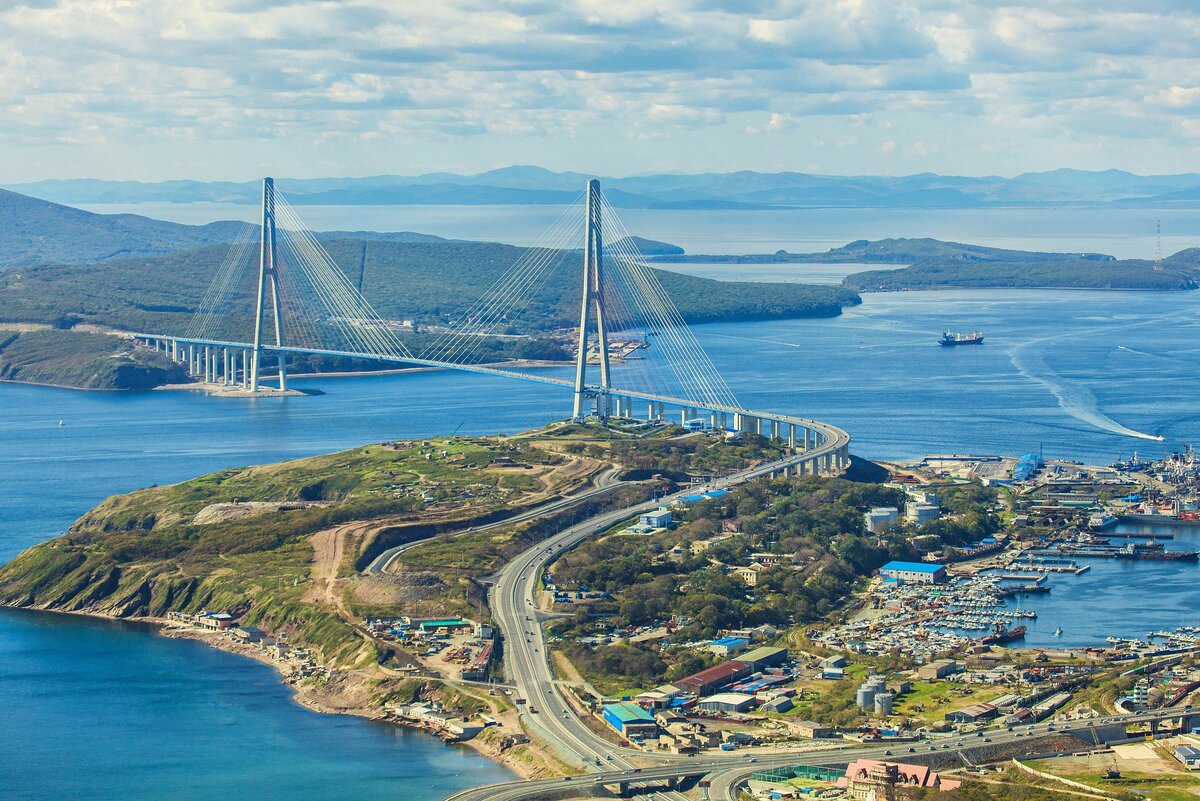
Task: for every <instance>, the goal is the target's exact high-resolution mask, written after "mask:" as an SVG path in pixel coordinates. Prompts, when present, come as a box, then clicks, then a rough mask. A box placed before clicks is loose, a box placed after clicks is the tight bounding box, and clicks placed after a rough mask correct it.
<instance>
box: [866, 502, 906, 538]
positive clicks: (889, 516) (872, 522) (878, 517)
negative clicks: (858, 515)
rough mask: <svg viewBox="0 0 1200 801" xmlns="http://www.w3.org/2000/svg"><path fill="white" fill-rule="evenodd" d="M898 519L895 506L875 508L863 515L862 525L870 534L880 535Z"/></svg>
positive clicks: (898, 513)
mask: <svg viewBox="0 0 1200 801" xmlns="http://www.w3.org/2000/svg"><path fill="white" fill-rule="evenodd" d="M899 519H900V510H899V509H897V508H896V507H895V506H877V507H875V508H874V509H872V510H871V511H869V512H866V513H865V514H863V525H864V526H866V528H867V531H869V532H871V533H872V534H882V533H883V532H884V530H885V529H887V527H888V526H890V525H891V524H892V523H895V522H896V521H897V520H899Z"/></svg>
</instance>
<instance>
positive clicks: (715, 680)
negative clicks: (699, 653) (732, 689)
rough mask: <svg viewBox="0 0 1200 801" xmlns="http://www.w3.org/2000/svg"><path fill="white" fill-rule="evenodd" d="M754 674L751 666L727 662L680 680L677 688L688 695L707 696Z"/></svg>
mask: <svg viewBox="0 0 1200 801" xmlns="http://www.w3.org/2000/svg"><path fill="white" fill-rule="evenodd" d="M753 672H754V671H752V670H750V666H749V665H746V664H743V663H742V662H725V663H723V664H720V665H716V666H714V667H710V668H708V669H707V670H702V671H700V672H699V673H693V674H692V675H691V676H688V677H686V678H682V679H679V680H678V681H676V682H675V686H676V687H678V688H679V689H680V690H683V691H684V692H685V693H687V694H688V695H695V696H705V695H710V694H712V693H714V692H716V691H717V690H719V689H721V688H722V687H726V686H728V685H730V684H733V683H734V682H735V681H737V680H738V679H744V678H746V677H747V676H749V675H750V674H751V673H753Z"/></svg>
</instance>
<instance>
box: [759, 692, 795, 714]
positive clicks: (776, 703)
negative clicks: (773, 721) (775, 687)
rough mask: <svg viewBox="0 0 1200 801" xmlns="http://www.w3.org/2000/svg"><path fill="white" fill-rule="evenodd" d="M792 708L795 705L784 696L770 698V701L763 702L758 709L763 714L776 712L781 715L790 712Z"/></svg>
mask: <svg viewBox="0 0 1200 801" xmlns="http://www.w3.org/2000/svg"><path fill="white" fill-rule="evenodd" d="M794 706H795V704H793V703H792V699H791V698H788V697H787V696H786V695H780V696H776V697H775V698H772V699H771V700H770V701H767V702H765V703H764V704H763V705H762V706H761V707H760V709H761V710H762V711H763V712H776V713H779V714H783V713H784V712H791V711H792V707H794Z"/></svg>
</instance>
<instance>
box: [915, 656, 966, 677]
mask: <svg viewBox="0 0 1200 801" xmlns="http://www.w3.org/2000/svg"><path fill="white" fill-rule="evenodd" d="M957 672H958V663H957V662H955V661H954V660H953V659H938V660H935V661H933V662H930V663H929V664H927V665H921V666H920V667H919V668H917V678H918V679H924V680H925V681H935V680H937V679H944V678H946V677H947V676H950V675H953V674H954V673H957Z"/></svg>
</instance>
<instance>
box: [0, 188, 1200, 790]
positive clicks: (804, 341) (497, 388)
mask: <svg viewBox="0 0 1200 801" xmlns="http://www.w3.org/2000/svg"><path fill="white" fill-rule="evenodd" d="M306 213H307V210H306ZM421 213H422V214H426V215H430V214H433V212H430V211H429V210H421ZM442 213H443V214H444V215H447V216H446V219H445V220H443V223H442V224H441V230H436V229H435V227H431V226H429V225H421V224H418V223H416V222H414V223H413V224H411V225H407V224H404V223H403V221H400V222H394V223H393V224H389V225H388V226H387V227H390V228H407V229H410V230H413V229H415V230H433V231H434V232H448V233H449V234H450V235H454V234H453V231H455V230H457V229H458V228H459V227H462V228H466V227H467V224H466V223H464V222H463V220H462V219H461V218H460V217H456V216H455V215H454V213H452V212H451V211H445V210H443V212H442ZM480 213H482V212H481V211H480V210H474V209H473V210H471V211H470V212H469V214H470V215H472V216H473V215H477V214H480ZM859 214H860V218H859V219H860V222H862V226H861V227H862V228H864V229H870V230H864V232H863V233H862V234H855V235H847V236H841V237H840V238H841V239H842V240H843V241H845V240H847V239H853V238H860V236H861V237H866V236H874V235H875V232H876V230H877V229H878V228H879V227H880V226H881V225H883V224H884V223H889V224H890V223H891V222H896V223H897V224H898V223H899V222H902V221H898V220H895V219H890V218H889V219H888V220H883V221H881V220H880V219H879V218H878V216H876V217H870V215H869V214H868V213H866V212H860V213H859ZM871 214H874V213H871ZM909 214H912V213H909ZM981 214H982V213H981ZM862 215H867V216H865V217H864V216H862ZM218 216H220V215H218ZM851 216H853V215H851ZM677 219H678V220H684V219H685V218H684V217H679V218H677ZM692 219H693V222H692V223H688V225H690V226H691V230H699V227H700V224H699V223H696V222H695V218H692ZM739 219H741V220H746V219H748V218H741V217H740V214H731V215H724V217H723V218H722V219H721V220H715V219H713V220H708V219H707V218H706V222H707V223H708V224H709V226H710V229H711V230H710V233H709V234H707V236H708V238H709V241H711V242H716V241H717V240H721V241H724V242H726V243H733V244H738V245H739V246H738V247H737V248H736V249H737V250H746V251H767V250H774V249H777V248H778V247H784V246H787V244H788V243H790V242H792V241H793V239H795V238H796V237H799V238H803V237H805V236H808V234H807V233H804V231H801V232H800V233H798V234H794V235H793V237H792V238H790V239H789V238H788V237H787V236H786V235H785V233H784V232H781V231H775V230H774V229H771V230H768V231H766V232H765V233H763V232H762V231H761V230H759V231H758V233H757V234H754V235H749V234H743V233H742V232H741V228H740V227H739V226H741V225H743V224H748V225H749V224H751V223H743V222H739ZM1079 219H1080V218H1078V217H1076V218H1074V220H1075V222H1074V223H1073V224H1074V225H1075V226H1076V227H1075V228H1071V227H1070V226H1066V227H1065V228H1064V229H1063V231H1059V232H1057V233H1056V234H1055V238H1054V240H1053V241H1055V242H1062V243H1064V244H1067V243H1070V247H1065V248H1064V249H1071V250H1106V251H1108V252H1117V253H1118V255H1123V253H1122V252H1121V251H1122V249H1123V248H1124V249H1127V250H1129V251H1132V250H1135V248H1134V247H1133V245H1134V244H1137V247H1138V248H1140V249H1141V250H1146V248H1145V247H1142V245H1143V244H1144V243H1143V242H1142V240H1141V239H1138V238H1136V237H1134V235H1132V234H1129V233H1125V234H1122V235H1120V236H1118V235H1113V236H1112V237H1110V238H1108V239H1106V238H1105V237H1104V236H1096V237H1093V235H1092V234H1091V233H1090V231H1091V228H1087V227H1083V228H1080V227H1079V225H1080V224H1081V223H1079ZM851 222H852V220H851ZM909 222H912V221H911V220H910V221H909ZM1104 222H1105V221H1103V220H1102V221H1100V222H1099V223H1093V224H1092V228H1095V227H1097V226H1100V225H1101V224H1102V223H1104ZM676 224H677V225H683V223H682V222H679V223H676ZM920 224H921V225H922V226H924V227H923V228H921V230H920V231H905V230H895V231H892V233H893V234H896V235H904V234H915V233H929V234H930V235H940V236H941V238H947V239H949V238H959V239H963V240H966V241H984V240H987V241H989V242H996V241H999V240H1004V241H1006V242H1007V243H1008V245H1009V246H1016V244H1015V243H1016V242H1018V241H1023V242H1024V246H1026V247H1029V248H1036V247H1048V245H1047V244H1046V242H1047V241H1049V240H1048V239H1047V238H1045V237H1042V238H1039V237H1037V236H1031V237H1030V238H1029V239H1027V240H1021V234H1020V233H1019V231H1021V230H1022V229H1021V228H1020V227H1019V226H1016V225H1015V224H1014V221H1013V220H1012V219H1011V218H1009V217H1006V216H1004V215H1001V216H999V217H995V218H978V217H976V218H970V217H962V216H961V215H956V216H955V219H953V220H948V221H947V222H946V227H948V228H950V229H951V230H949V231H948V232H943V231H936V230H933V231H931V230H928V229H929V228H932V227H934V223H933V222H931V221H930V220H929V219H925V220H923V221H921V223H920ZM952 224H953V225H952ZM1043 224H1044V221H1043ZM754 225H767V223H763V222H754V223H752V227H753V226H754ZM771 225H781V224H779V223H771ZM839 225H843V226H849V222H847V221H846V220H842V221H841V222H840V223H839ZM1010 225H1012V226H1013V227H1012V228H1010V227H1009V226H1010ZM1114 225H1115V223H1114ZM721 226H723V227H721ZM989 226H990V227H989ZM322 227H349V226H344V225H343V226H335V225H327V226H322ZM358 227H372V226H369V225H362V226H358ZM972 229H977V230H979V231H984V232H986V231H990V232H991V236H990V238H989V237H985V236H982V235H981V236H977V237H974V238H972V237H970V236H966V235H958V234H959V233H962V232H964V231H965V232H966V233H970V230H972ZM635 230H636V232H637V233H638V234H639V235H643V236H649V237H653V238H657V239H667V240H670V239H672V236H671V232H670V231H667V232H661V231H658V230H656V229H653V228H651V229H645V228H640V229H635ZM756 230H758V229H756ZM804 230H805V231H807V230H809V229H804ZM839 230H840V229H839ZM1113 230H1114V231H1117V230H1120V229H1119V227H1118V228H1114V229H1113ZM1164 230H1169V229H1167V228H1166V226H1164ZM847 233H849V232H847ZM458 235H463V234H458ZM478 236H479V238H504V237H501V236H498V235H491V234H490V233H489V234H480V235H478ZM743 236H744V237H745V242H742V241H741V240H739V237H743ZM756 237H757V238H756ZM1093 238H1094V239H1096V242H1095V243H1094V244H1092V245H1090V246H1089V245H1087V244H1086V243H1087V242H1090V241H1092V240H1093ZM1135 239H1136V242H1135V241H1134V240H1135ZM676 240H677V241H678V237H676ZM751 240H753V241H751ZM1114 242H1118V243H1123V245H1122V247H1121V248H1118V247H1106V246H1105V245H1106V244H1112V243H1114ZM835 244H840V242H838V243H835ZM1150 247H1151V248H1152V244H1151V245H1150ZM689 249H692V250H695V248H691V247H689ZM715 249H716V248H714V250H715ZM791 249H799V248H794V247H793V248H791ZM1164 249H1167V248H1164ZM673 269H680V270H689V271H696V272H697V273H698V274H701V273H702V274H705V275H707V276H709V277H723V276H724V277H735V276H743V275H745V274H746V271H745V270H744V269H743V268H741V267H730V266H727V265H726V266H713V265H682V266H677V267H674V268H673ZM772 269H773V270H776V271H778V267H777V266H772ZM839 269H841V267H840V266H839V267H832V266H825V267H820V266H816V267H814V266H811V265H806V266H803V267H801V266H797V269H796V272H795V273H791V272H788V271H787V270H784V271H783V274H781V275H780V274H771V275H759V276H758V277H759V278H760V279H761V280H813V281H821V282H829V281H831V280H836V277H837V274H838V270H839ZM722 270H725V271H726V272H724V273H723V272H722ZM806 270H807V271H808V273H805V271H806ZM1198 304H1200V294H1197V293H1193V292H1186V293H1185V292H1179V293H1132V292H1129V293H1125V292H1113V293H1107V292H1089V291H1079V292H1069V291H1039V290H989V291H953V292H908V293H895V294H885V295H867V296H865V297H864V302H863V304H862V305H861V306H858V307H855V308H852V309H848V310H846V313H845V314H843V315H842V316H840V317H838V318H835V319H829V320H796V321H773V322H757V323H728V324H719V325H706V326H699V327H697V329H696V333H697V335H698V337H699V338H700V340H701V342H702V343H703V344H704V346H705V347H706V349H707V350H708V352H709V353H710V355H711V356H712V359H713V361H714V362H715V363H716V365H717V367H718V368H719V369H720V371H721V372H722V373H723V375H724V376H725V378H726V380H727V381H728V383H729V385H730V386H731V388H732V389H733V391H734V392H735V393H736V395H737V396H738V398H739V399H740V400H741V402H742V404H743V405H745V406H748V407H750V408H759V409H765V410H776V411H786V412H789V413H793V414H799V415H802V416H807V417H813V418H816V419H821V420H827V421H829V422H833V423H836V424H838V425H840V426H842V427H844V428H846V429H847V430H848V431H850V432H851V434H852V435H853V437H854V445H853V448H852V449H853V451H854V452H855V453H857V454H860V455H863V456H867V457H875V458H893V459H895V458H913V457H918V456H921V455H924V454H926V453H945V452H955V453H997V454H1018V453H1025V452H1029V451H1037V450H1041V451H1042V452H1043V453H1044V454H1045V455H1046V456H1047V457H1048V458H1049V457H1057V458H1075V459H1080V460H1083V461H1085V462H1092V463H1108V462H1111V461H1113V460H1114V459H1116V458H1117V457H1120V456H1128V455H1129V454H1130V453H1132V452H1133V451H1135V450H1137V451H1139V452H1140V453H1141V454H1142V455H1144V456H1150V457H1155V456H1159V455H1162V454H1163V453H1166V452H1169V450H1171V449H1173V448H1176V449H1177V448H1180V447H1182V446H1183V444H1184V443H1187V442H1193V441H1195V440H1196V435H1197V429H1198V428H1200V408H1198V407H1197V405H1196V401H1195V398H1196V397H1197V395H1198V394H1200V377H1198V376H1200V370H1198V367H1200V344H1197V343H1200V314H1198V309H1197V305H1198ZM947 328H950V329H955V330H968V329H979V330H982V331H983V332H984V333H985V335H986V340H985V343H984V344H983V345H981V346H978V347H963V348H953V349H950V348H939V347H937V346H936V345H935V344H934V340H935V339H936V337H937V336H938V335H939V334H940V333H941V332H942V331H943V330H945V329H947ZM295 383H296V384H297V385H298V386H307V387H312V388H319V389H320V390H322V391H323V392H324V393H325V394H323V395H317V396H309V397H295V398H259V399H254V400H244V399H243V400H236V399H222V398H214V397H208V396H205V395H203V394H200V393H192V392H148V393H134V394H111V393H84V392H75V391H70V390H61V389H52V388H43V387H28V386H19V385H0V486H2V487H3V488H4V492H3V493H0V561H3V560H8V559H11V558H12V557H13V556H15V555H16V554H17V553H19V552H20V551H21V550H23V549H24V548H26V547H29V546H31V545H33V544H35V543H37V542H40V541H42V540H44V539H47V538H49V537H51V536H54V535H55V534H56V533H58V532H60V531H62V530H63V529H64V528H66V527H67V526H68V525H70V523H71V521H72V520H73V519H75V518H76V517H78V516H79V515H81V514H82V513H83V512H85V511H86V510H87V509H89V508H90V507H91V506H93V505H95V504H96V503H98V502H99V501H100V500H102V499H103V498H104V497H106V496H108V495H110V494H113V493H117V492H126V491H129V490H133V489H137V488H139V487H144V486H148V485H151V484H165V483H169V482H174V481H180V480H183V479H186V478H188V477H191V476H194V475H197V474H200V473H204V472H207V471H211V470H215V469H219V468H224V467H230V466H236V465H245V464H255V463H264V462H271V461H276V460H279V459H284V458H289V457H296V456H303V455H309V454H314V453H320V452H325V451H330V450H334V449H338V448H345V447H350V446H353V445H356V444H361V443H363V442H371V441H381V440H385V439H395V438H405V437H421V436H429V435H435V434H445V433H449V432H450V431H453V430H455V429H456V428H459V427H460V426H461V428H460V430H461V431H463V432H466V433H477V434H484V433H497V432H512V431H518V430H522V429H527V428H532V427H536V426H540V425H543V424H545V423H546V422H548V421H550V420H553V419H561V418H562V417H564V416H566V414H567V413H568V412H569V403H570V398H569V397H568V396H567V395H566V394H564V393H563V392H562V391H561V390H559V389H557V388H554V387H546V386H540V385H536V384H526V383H522V382H513V381H506V380H502V379H493V378H489V377H485V376H476V375H468V374H460V373H419V374H414V375H404V376H400V375H389V376H372V377H350V378H317V379H301V380H298V381H297V382H295ZM60 420H61V421H62V425H61V426H60V425H59V421H60ZM1160 437H1161V438H1162V439H1161V440H1160V439H1159V438H1160ZM1197 570H1198V568H1197V566H1196V565H1166V564H1164V563H1127V562H1122V563H1120V564H1119V565H1114V564H1112V563H1108V564H1098V565H1096V566H1095V567H1094V568H1093V569H1092V571H1090V573H1088V574H1085V575H1084V576H1081V577H1067V578H1055V579H1053V580H1052V581H1053V583H1054V590H1053V591H1052V593H1051V597H1050V599H1048V600H1046V601H1045V602H1043V600H1041V599H1035V600H1033V601H1031V602H1030V605H1031V606H1033V607H1034V608H1038V609H1039V611H1040V612H1042V615H1041V617H1040V618H1039V620H1038V621H1037V625H1036V627H1031V631H1030V642H1031V644H1039V643H1041V644H1051V643H1053V644H1070V645H1079V644H1086V642H1089V641H1095V640H1096V639H1097V638H1099V639H1102V636H1107V635H1108V634H1116V635H1119V636H1144V635H1145V634H1146V632H1148V631H1150V630H1154V629H1159V628H1174V627H1175V626H1178V625H1181V624H1184V623H1187V624H1196V623H1197V622H1200V620H1197V618H1198V617H1200V598H1198V597H1197V596H1198V593H1197V591H1196V590H1195V589H1194V587H1195V586H1196V578H1197V577H1198V574H1197ZM1162 587H1169V588H1172V591H1171V592H1170V593H1169V594H1168V595H1164V594H1162V593H1160V592H1159V588H1162ZM1082 609H1086V610H1087V614H1086V615H1084V614H1081V611H1080V610H1082ZM1131 610H1135V613H1134V612H1131ZM1056 625H1061V626H1062V627H1063V628H1064V629H1065V630H1066V631H1065V633H1064V637H1063V638H1059V639H1058V640H1057V641H1056V640H1055V639H1054V638H1052V637H1051V635H1050V634H1049V633H1048V632H1050V631H1052V630H1053V628H1054V627H1055V626H1056ZM0 698H3V699H4V701H5V704H4V712H3V716H2V717H0V720H2V721H3V723H4V725H0V799H4V800H5V801H7V799H29V800H30V801H33V800H35V799H36V800H37V801H42V800H43V799H45V800H46V801H49V800H50V799H60V798H70V797H89V798H102V799H107V798H112V799H122V800H123V801H143V799H145V800H146V801H148V800H149V799H159V798H166V797H170V798H184V799H208V798H229V799H235V798H255V799H277V798H278V799H284V798H288V799H294V798H297V797H300V798H305V799H314V800H316V801H325V800H328V801H335V800H337V799H343V798H350V797H356V798H358V797H363V796H365V795H366V794H368V793H370V794H386V795H390V796H392V797H396V798H405V799H415V800H416V801H426V800H429V801H432V800H433V799H439V798H441V797H443V796H444V795H446V794H448V793H449V792H451V791H452V790H453V789H456V788H461V787H466V786H470V785H474V784H478V783H481V782H486V781H495V780H500V779H502V778H505V777H506V776H507V775H508V774H507V773H506V771H504V770H502V769H500V768H497V767H495V766H493V765H492V764H490V763H489V762H487V761H486V760H484V759H482V758H479V757H476V756H474V755H472V754H469V753H465V752H463V751H461V750H457V749H454V748H448V747H446V746H443V745H442V744H441V743H439V742H437V741H435V740H431V739H428V738H425V737H423V736H421V735H417V734H407V733H403V732H397V731H395V730H393V729H390V728H387V727H382V726H378V725H374V724H371V723H368V722H364V721H361V720H358V719H353V718H336V717H329V716H321V715H317V714H314V713H310V712H307V711H306V710H303V709H301V708H300V707H298V706H296V705H294V704H291V703H289V702H288V700H287V699H288V691H287V690H286V688H284V687H283V686H281V685H280V684H279V683H278V681H277V678H276V676H275V674H274V673H273V672H272V671H271V670H270V669H269V668H266V667H264V666H261V665H259V664H257V663H254V662H250V661H248V660H245V659H242V658H239V657H236V656H232V655H228V654H224V653H219V652H215V651H212V650H209V649H206V648H204V647H203V646H200V645H198V644H196V643H190V642H181V641H174V640H165V639H162V638H157V637H155V636H153V635H152V634H150V633H148V632H147V631H146V630H145V629H143V628H139V627H136V626H130V625H128V624H119V623H111V622H108V621H95V620H89V619H77V618H66V617H61V616H51V615H42V614H34V613H27V612H14V611H4V612H0Z"/></svg>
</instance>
